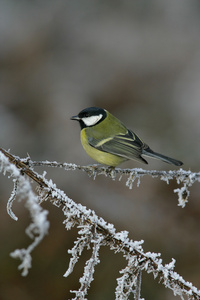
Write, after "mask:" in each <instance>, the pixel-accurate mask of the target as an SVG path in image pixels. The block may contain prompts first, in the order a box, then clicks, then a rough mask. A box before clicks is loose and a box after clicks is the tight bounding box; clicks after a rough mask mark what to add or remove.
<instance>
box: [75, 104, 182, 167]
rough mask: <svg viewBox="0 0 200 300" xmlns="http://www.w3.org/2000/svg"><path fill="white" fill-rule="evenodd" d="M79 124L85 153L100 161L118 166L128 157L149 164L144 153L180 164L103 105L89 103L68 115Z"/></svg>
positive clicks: (167, 161) (173, 163)
mask: <svg viewBox="0 0 200 300" xmlns="http://www.w3.org/2000/svg"><path fill="white" fill-rule="evenodd" d="M71 120H76V121H78V122H79V124H80V127H81V134H80V138H81V143H82V146H83V148H84V150H85V151H86V153H87V154H88V155H89V156H90V157H91V158H92V159H94V160H95V161H97V162H98V163H100V164H105V165H108V166H110V167H117V166H118V165H119V164H121V163H123V162H125V161H127V160H136V161H139V162H142V163H145V164H148V162H147V161H146V159H145V158H144V157H143V156H145V157H146V156H147V157H152V158H156V159H160V160H162V161H164V162H166V163H169V164H172V165H175V166H181V165H182V164H183V163H182V162H181V161H179V160H176V159H174V158H171V157H168V156H165V155H163V154H160V153H157V152H154V151H153V150H152V149H151V148H150V147H149V146H148V145H147V144H146V143H144V142H143V141H142V140H141V139H140V138H139V137H138V135H136V134H135V133H134V132H133V131H132V130H130V129H128V128H127V127H126V126H125V125H124V124H123V123H122V122H121V121H120V120H119V119H117V118H116V117H114V116H113V115H112V114H111V113H109V112H108V111H107V110H106V109H103V108H99V107H88V108H85V109H83V110H81V111H80V112H79V114H78V115H76V116H73V117H71Z"/></svg>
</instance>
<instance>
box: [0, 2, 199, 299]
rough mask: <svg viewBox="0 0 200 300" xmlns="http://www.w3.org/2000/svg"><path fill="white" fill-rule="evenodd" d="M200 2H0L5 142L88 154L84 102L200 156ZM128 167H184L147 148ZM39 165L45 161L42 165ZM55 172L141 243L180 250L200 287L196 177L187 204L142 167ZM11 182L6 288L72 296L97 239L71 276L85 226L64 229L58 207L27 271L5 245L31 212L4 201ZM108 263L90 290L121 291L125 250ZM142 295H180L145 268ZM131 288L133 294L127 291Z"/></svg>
mask: <svg viewBox="0 0 200 300" xmlns="http://www.w3.org/2000/svg"><path fill="white" fill-rule="evenodd" d="M199 32H200V2H199V1H198V0H196V1H195V0H194V1H186V0H182V1H181V2H180V1H174V0H168V1H159V0H148V1H147V0H140V1H128V0H115V1H105V0H101V1H98V0H73V1H64V0H59V1H53V0H48V1H47V0H44V1H38V0H36V1H22V0H19V1H14V0H9V1H7V0H3V1H1V3H0V145H1V147H3V148H5V149H10V151H11V153H13V154H15V155H19V156H20V157H26V155H27V153H29V154H30V156H31V158H32V160H46V159H47V160H53V161H54V160H56V161H60V162H68V163H70V162H72V163H77V164H81V165H86V164H92V163H94V161H92V159H90V158H89V157H88V156H87V155H86V154H85V152H84V151H83V149H82V146H81V143H80V139H79V134H80V128H79V124H78V123H76V122H72V121H70V117H71V116H72V115H75V114H77V113H78V112H79V111H80V110H82V109H83V108H86V107H89V106H99V107H103V108H106V109H108V110H109V111H110V112H111V113H113V114H114V115H115V116H116V117H118V118H119V119H120V120H122V121H123V122H124V123H125V124H126V125H127V126H128V127H129V128H131V129H132V130H134V131H135V132H136V133H137V134H138V135H139V136H140V137H141V138H142V139H143V140H144V141H145V142H146V143H147V144H149V145H150V146H151V148H152V149H153V150H155V151H157V152H160V153H163V154H166V155H168V156H171V157H174V158H177V159H179V160H182V161H183V162H184V166H183V168H184V169H185V170H188V169H191V170H192V171H199V165H200V155H199V150H200V135H199V127H200V117H199V116H200V38H199ZM148 161H149V165H148V166H146V165H141V164H139V163H137V162H134V161H129V162H127V163H124V164H123V165H122V166H121V167H124V168H125V167H129V168H134V167H144V168H148V169H161V170H170V169H176V167H174V166H170V165H167V164H165V163H163V162H161V161H156V160H153V159H149V160H148ZM37 171H38V172H40V173H42V172H43V171H44V169H42V168H37ZM47 172H48V175H47V177H48V178H52V180H53V181H55V182H56V184H57V186H58V187H59V188H61V189H63V190H64V191H65V192H66V194H67V195H68V196H69V197H71V198H72V199H73V200H74V201H76V202H77V203H81V204H83V205H86V206H87V207H88V208H91V209H93V210H95V212H96V213H97V215H99V216H102V217H103V218H104V219H105V220H107V221H108V222H110V223H114V224H115V226H116V228H117V230H119V231H121V230H128V231H129V232H130V238H132V239H133V240H141V239H143V240H144V241H145V243H144V249H145V251H152V252H161V253H162V258H163V260H164V263H169V262H170V261H171V258H172V257H173V258H175V259H176V261H177V262H176V269H175V270H176V271H177V272H178V273H180V275H182V276H183V277H184V279H185V280H188V281H191V282H192V283H193V284H194V285H196V286H197V287H198V288H200V271H199V270H200V237H199V222H200V221H199V220H200V202H199V190H200V189H199V185H198V184H194V185H193V187H192V188H191V195H190V198H189V203H188V204H187V206H186V207H185V208H184V209H182V208H180V207H178V206H177V203H178V202H177V195H176V194H174V193H173V189H175V188H177V183H176V182H175V181H171V182H170V184H169V185H167V184H166V183H165V182H163V181H160V180H159V179H156V178H145V177H144V178H143V179H142V180H141V184H140V186H139V187H137V185H136V183H135V184H134V185H133V189H132V190H129V189H128V188H127V187H126V186H125V182H126V181H125V179H122V181H120V182H118V180H116V181H112V180H111V179H108V178H104V177H97V178H96V180H93V179H92V178H89V177H88V176H87V175H86V174H85V173H83V172H79V171H76V172H66V171H63V170H61V169H59V170H58V169H48V170H47ZM11 191H12V181H11V180H9V179H7V177H6V176H3V175H1V180H0V199H1V201H0V240H1V248H0V269H1V278H0V299H1V300H10V299H12V298H15V299H20V300H24V299H26V300H33V299H38V300H40V299H49V300H50V299H57V300H61V299H70V298H72V295H73V294H71V293H70V290H74V289H78V288H79V286H80V284H79V282H78V279H79V278H80V276H81V275H82V273H83V268H84V264H85V261H86V260H87V259H88V258H89V255H90V250H85V251H84V252H83V255H82V257H81V260H80V261H79V263H78V264H77V265H76V267H75V270H74V273H73V274H71V276H70V277H68V278H63V274H64V273H65V271H66V269H67V267H68V263H69V259H70V255H69V254H68V253H67V249H69V248H72V247H73V242H74V240H75V239H76V238H77V229H73V230H72V231H70V232H67V231H66V230H65V229H64V226H63V224H62V222H63V221H64V216H63V214H62V212H61V210H60V209H58V208H56V207H53V206H52V204H50V203H44V205H43V206H44V208H45V209H47V210H49V216H48V217H49V220H50V223H51V225H50V230H49V235H48V236H47V237H46V238H45V239H44V240H43V242H42V243H41V244H40V245H39V247H37V249H36V250H35V251H34V253H33V262H32V264H33V267H32V269H31V270H30V273H29V275H28V276H27V277H25V278H23V277H21V275H20V272H19V270H17V266H18V264H19V261H15V260H13V259H12V258H11V257H10V256H9V253H10V252H12V251H13V250H15V249H16V248H24V247H26V246H28V245H29V243H30V242H31V241H30V240H29V238H28V237H27V236H26V235H25V228H26V227H27V226H28V224H29V222H30V216H29V214H28V211H27V210H26V208H24V203H23V202H22V203H18V202H16V203H15V204H14V207H13V210H14V212H15V214H16V215H17V216H18V217H19V221H18V222H15V221H14V220H12V219H10V217H9V216H8V215H7V212H6V202H7V200H8V198H9V196H10V193H11ZM100 259H101V263H100V265H98V266H97V267H96V272H95V280H94V282H93V283H92V286H91V289H90V291H89V295H88V299H93V300H101V299H109V300H110V299H115V295H114V291H115V287H116V278H117V277H120V274H119V270H121V269H122V268H124V267H125V266H126V262H125V260H124V258H123V257H122V256H121V254H117V255H114V254H113V252H111V251H110V250H109V249H108V248H106V247H105V248H103V249H101V252H100ZM142 297H144V298H145V299H154V300H157V299H163V300H169V299H170V300H171V299H175V297H174V296H173V293H172V292H171V291H169V290H167V289H165V288H164V287H163V286H162V285H161V284H158V283H157V281H154V280H153V276H152V275H147V274H145V273H144V274H143V284H142ZM130 299H133V296H132V298H131V297H130Z"/></svg>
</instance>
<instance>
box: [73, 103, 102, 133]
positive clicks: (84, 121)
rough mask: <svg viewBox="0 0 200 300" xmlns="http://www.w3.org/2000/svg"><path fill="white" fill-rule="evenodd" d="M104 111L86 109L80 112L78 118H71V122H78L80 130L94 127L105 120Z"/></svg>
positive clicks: (92, 108)
mask: <svg viewBox="0 0 200 300" xmlns="http://www.w3.org/2000/svg"><path fill="white" fill-rule="evenodd" d="M106 115H107V114H106V110H105V109H103V108H99V107H88V108H85V109H83V110H81V111H80V113H79V114H78V116H73V117H71V120H76V121H79V123H80V125H81V129H83V128H85V127H91V126H94V125H96V124H98V123H100V122H102V121H103V120H104V119H105V118H106Z"/></svg>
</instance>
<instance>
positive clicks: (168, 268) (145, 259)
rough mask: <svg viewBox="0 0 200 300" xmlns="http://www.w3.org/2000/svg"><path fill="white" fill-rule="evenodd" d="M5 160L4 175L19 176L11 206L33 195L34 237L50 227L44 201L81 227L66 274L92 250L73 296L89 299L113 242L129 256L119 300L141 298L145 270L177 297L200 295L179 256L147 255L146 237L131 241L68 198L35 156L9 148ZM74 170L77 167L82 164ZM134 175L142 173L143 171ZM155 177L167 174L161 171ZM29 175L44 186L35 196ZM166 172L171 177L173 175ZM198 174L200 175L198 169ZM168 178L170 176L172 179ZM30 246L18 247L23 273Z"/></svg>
mask: <svg viewBox="0 0 200 300" xmlns="http://www.w3.org/2000/svg"><path fill="white" fill-rule="evenodd" d="M0 160H1V170H2V171H3V172H4V174H5V173H6V172H8V173H10V175H11V176H12V177H13V178H14V180H15V186H14V190H13V192H12V195H11V200H10V205H12V203H13V201H14V200H15V198H16V196H18V195H21V194H23V193H24V194H25V197H27V198H28V199H29V201H27V203H28V204H27V205H28V206H30V208H29V209H30V212H31V215H32V220H33V224H31V225H30V226H29V230H28V233H29V234H33V236H34V237H35V235H37V236H39V237H40V240H41V239H42V238H43V236H44V234H46V232H47V230H48V221H46V213H45V211H44V210H43V209H42V208H41V206H40V204H39V203H40V202H42V201H44V200H50V201H51V202H52V203H53V204H54V205H56V206H58V207H61V208H62V210H63V213H64V215H65V216H66V220H65V221H64V224H65V227H66V229H68V230H69V229H71V228H72V227H73V226H77V227H79V228H80V231H79V237H78V238H77V240H76V241H75V245H74V247H73V248H72V250H69V253H70V254H71V255H72V257H71V260H70V264H69V268H68V270H67V272H66V273H65V276H68V275H69V274H70V273H71V272H73V268H74V266H75V264H76V263H77V262H78V259H79V257H80V256H81V253H82V251H83V250H84V248H92V254H91V257H90V259H89V260H88V261H87V262H86V265H85V268H84V274H83V276H82V277H81V278H80V284H81V286H80V289H79V290H78V291H73V292H74V293H75V298H74V300H78V299H79V300H80V299H81V300H84V299H86V298H85V297H86V295H87V292H88V289H89V287H90V284H91V282H92V280H93V275H94V271H95V266H96V265H97V264H98V263H99V249H100V247H101V246H105V245H107V246H109V247H110V249H111V250H113V251H114V252H121V253H122V254H123V256H124V257H125V259H126V260H127V266H126V267H125V268H124V269H123V270H122V271H121V272H120V273H121V274H122V276H121V277H120V278H119V279H118V280H117V282H118V285H117V287H116V299H118V300H119V299H120V300H122V299H123V300H124V299H128V297H129V295H130V293H133V294H134V297H135V299H137V300H139V299H141V298H140V291H141V274H142V272H144V271H146V272H147V273H152V274H153V275H154V278H158V281H159V282H161V283H162V284H164V286H165V287H166V288H169V289H171V290H172V291H173V293H174V294H175V295H179V296H180V297H181V299H184V298H183V297H184V296H186V297H187V298H188V299H200V291H199V290H197V288H196V287H194V286H193V285H192V284H191V283H189V282H186V281H185V280H184V279H183V278H182V277H181V276H180V275H179V274H177V273H176V272H175V271H174V266H175V260H174V259H172V262H171V263H169V264H165V265H164V264H163V262H162V259H161V255H160V254H159V253H158V254H156V253H150V252H146V253H145V252H144V250H143V248H142V244H143V241H139V242H138V241H133V240H131V239H129V237H128V232H127V231H123V232H116V229H115V228H114V226H113V225H112V224H109V223H107V222H105V221H104V220H103V219H102V218H101V217H98V216H97V215H96V214H95V212H94V211H92V210H90V209H87V208H86V207H84V206H82V205H81V204H77V203H75V202H74V201H73V200H72V199H70V198H69V197H68V196H66V195H65V193H64V192H63V191H61V190H60V189H58V188H57V187H56V185H55V184H54V183H53V182H52V181H51V180H47V179H46V178H45V176H44V175H43V176H42V175H39V174H38V173H37V172H35V171H34V170H33V162H31V161H30V158H28V159H20V158H18V157H15V156H13V155H12V154H10V153H9V152H7V151H5V150H3V149H0ZM72 166H73V165H72ZM75 166H76V165H75ZM68 168H69V165H68ZM74 168H75V169H76V168H77V169H78V166H76V167H74ZM83 168H86V167H83ZM100 168H101V171H100V172H105V173H107V176H111V174H114V175H112V176H115V174H117V172H118V171H117V170H118V169H109V168H103V167H100ZM93 169H95V172H97V170H99V167H98V166H95V167H94V166H92V167H91V166H90V167H88V170H90V171H91V170H93ZM91 172H92V171H91ZM113 172H114V173H113ZM115 172H116V173H115ZM124 172H125V173H124V174H126V172H129V171H126V170H125V171H124ZM136 172H141V175H140V176H143V175H145V174H142V172H143V171H142V170H141V171H136ZM148 172H149V171H148ZM152 172H155V171H152ZM177 172H180V173H179V175H175V177H176V176H178V177H179V180H180V181H181V182H183V183H185V182H186V181H187V178H189V177H190V174H189V173H188V174H187V175H186V174H184V172H185V171H183V170H180V171H177ZM181 172H182V173H183V175H181ZM88 173H89V171H88ZM93 174H94V173H92V176H94V175H93ZM98 174H99V173H98ZM101 174H102V173H101ZM119 174H120V173H119ZM135 174H136V175H137V174H139V173H135ZM24 175H26V176H24ZM96 175H97V174H96ZM96 175H95V176H96ZM120 175H121V174H120ZM152 175H153V176H163V175H158V174H152ZM27 176H28V177H30V178H31V179H32V180H34V181H35V182H36V183H37V184H38V185H39V187H40V190H39V195H38V196H35V195H33V194H32V193H33V191H32V190H31V187H30V183H29V181H28V179H27ZM112 176H111V177H112ZM129 176H133V177H134V174H133V170H131V171H130V172H129ZM166 176H169V174H168V175H166ZM170 176H172V175H170ZM181 176H183V177H181ZM196 176H197V177H198V176H199V174H198V173H197V174H196ZM176 178H177V177H176ZM180 178H183V179H180ZM193 178H195V180H196V177H195V176H194V177H193ZM169 179H171V177H170V178H169ZM185 180H186V181H185ZM190 180H191V178H190ZM193 180H194V179H193ZM197 180H199V179H197ZM16 182H17V184H16ZM191 182H192V180H191ZM19 183H20V184H19ZM23 183H24V184H25V187H26V188H23ZM10 205H9V213H10V215H11V216H12V214H13V213H12V208H11V206H10ZM33 244H34V243H33ZM34 247H35V244H34ZM28 249H29V248H28ZM28 249H27V250H25V252H24V251H22V250H24V249H22V250H16V251H20V252H19V253H18V252H16V251H15V252H14V255H13V256H15V257H20V258H21V259H22V268H23V269H24V270H25V274H24V275H26V273H27V270H26V268H25V267H24V264H26V266H28V267H27V268H29V267H30V266H29V265H28V263H26V260H27V257H28V262H30V261H31V260H30V256H28V254H29V255H30V249H29V250H28ZM31 251H32V249H31ZM24 253H25V254H24ZM26 254H27V255H26Z"/></svg>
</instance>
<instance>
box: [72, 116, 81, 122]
mask: <svg viewBox="0 0 200 300" xmlns="http://www.w3.org/2000/svg"><path fill="white" fill-rule="evenodd" d="M70 120H75V121H80V118H79V116H73V117H71V118H70Z"/></svg>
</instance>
